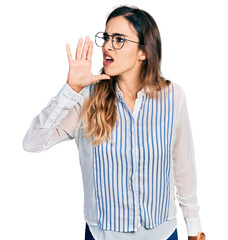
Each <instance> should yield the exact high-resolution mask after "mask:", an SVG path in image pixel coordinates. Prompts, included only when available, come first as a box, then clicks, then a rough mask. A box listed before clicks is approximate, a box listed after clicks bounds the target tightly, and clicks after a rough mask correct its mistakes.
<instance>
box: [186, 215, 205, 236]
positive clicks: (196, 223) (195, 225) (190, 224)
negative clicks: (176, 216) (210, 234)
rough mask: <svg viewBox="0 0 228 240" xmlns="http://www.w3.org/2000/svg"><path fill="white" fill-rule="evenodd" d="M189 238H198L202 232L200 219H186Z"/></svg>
mask: <svg viewBox="0 0 228 240" xmlns="http://www.w3.org/2000/svg"><path fill="white" fill-rule="evenodd" d="M184 220H185V223H186V226H187V233H188V236H197V234H198V232H202V228H201V223H200V218H199V217H195V218H185V219H184Z"/></svg>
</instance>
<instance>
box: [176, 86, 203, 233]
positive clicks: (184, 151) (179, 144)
mask: <svg viewBox="0 0 228 240" xmlns="http://www.w3.org/2000/svg"><path fill="white" fill-rule="evenodd" d="M176 90H177V91H178V93H177V96H178V97H177V98H176V101H177V102H179V108H178V114H177V124H176V128H175V141H174V146H173V170H174V180H175V186H176V197H177V200H178V202H179V206H180V207H181V209H182V213H183V216H184V220H185V223H186V227H187V233H188V236H197V234H198V233H199V232H201V231H202V230H201V223H200V218H199V205H198V202H197V195H196V190H197V175H196V166H195V155H194V146H193V137H192V131H191V126H190V121H189V115H188V109H187V103H186V97H185V93H184V91H183V89H182V87H181V86H180V85H178V87H177V89H176Z"/></svg>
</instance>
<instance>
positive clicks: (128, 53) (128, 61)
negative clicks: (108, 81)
mask: <svg viewBox="0 0 228 240" xmlns="http://www.w3.org/2000/svg"><path fill="white" fill-rule="evenodd" d="M114 33H119V34H124V35H125V39H129V40H130V41H128V40H125V41H124V37H121V36H117V37H115V41H116V44H119V45H122V44H123V46H122V47H121V48H120V49H116V48H115V43H114V46H113V44H112V38H111V37H108V38H107V35H105V44H104V46H103V47H102V51H103V57H104V59H103V61H106V59H105V54H108V55H110V56H111V57H112V58H113V59H114V61H113V62H112V63H111V64H110V65H108V66H104V70H105V72H106V74H108V75H109V76H118V77H121V75H122V74H128V73H129V72H130V71H132V72H135V73H136V72H139V66H140V65H141V62H140V61H141V60H144V59H145V58H146V56H145V53H144V52H143V51H142V50H141V49H140V48H139V47H138V42H139V39H138V34H137V32H136V31H135V29H134V27H133V26H132V25H131V24H130V23H129V21H128V20H127V19H126V18H125V17H123V16H117V17H112V18H110V20H109V21H108V22H107V25H106V29H105V34H108V35H113V34H114ZM107 39H108V40H107ZM132 41H134V42H132Z"/></svg>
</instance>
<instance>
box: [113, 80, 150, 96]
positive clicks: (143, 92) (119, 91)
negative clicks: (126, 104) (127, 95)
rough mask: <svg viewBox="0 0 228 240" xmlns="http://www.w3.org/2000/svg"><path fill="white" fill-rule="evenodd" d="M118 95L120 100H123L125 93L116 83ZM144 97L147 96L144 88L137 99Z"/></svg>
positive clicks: (138, 93)
mask: <svg viewBox="0 0 228 240" xmlns="http://www.w3.org/2000/svg"><path fill="white" fill-rule="evenodd" d="M116 94H117V96H118V97H119V98H121V99H122V98H123V93H122V91H121V90H120V88H119V86H118V83H117V81H116ZM144 95H146V93H145V91H144V88H142V89H141V90H140V91H139V92H137V98H142V96H144Z"/></svg>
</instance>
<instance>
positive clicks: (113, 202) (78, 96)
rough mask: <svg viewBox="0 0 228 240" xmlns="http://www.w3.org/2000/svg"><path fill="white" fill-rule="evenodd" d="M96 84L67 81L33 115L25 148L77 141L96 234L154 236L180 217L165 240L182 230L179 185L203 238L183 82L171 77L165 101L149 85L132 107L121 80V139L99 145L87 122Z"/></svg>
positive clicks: (191, 223) (88, 216)
mask: <svg viewBox="0 0 228 240" xmlns="http://www.w3.org/2000/svg"><path fill="white" fill-rule="evenodd" d="M93 86H94V84H91V85H90V86H87V87H85V88H83V89H82V90H81V91H80V92H79V93H76V92H75V91H73V90H72V89H71V88H70V86H69V85H68V84H67V83H65V85H64V86H63V88H62V89H61V90H60V92H59V93H58V94H57V96H56V97H53V98H52V99H51V100H50V101H49V103H48V105H47V106H46V108H44V109H43V110H42V111H41V112H40V114H39V115H38V116H36V117H35V118H34V119H33V121H32V123H31V126H30V128H29V130H28V132H27V134H26V136H25V138H24V140H23V147H24V149H25V150H26V151H31V152H40V151H43V150H46V149H48V148H50V147H52V146H53V145H55V144H56V143H58V142H61V141H64V140H70V139H73V138H74V139H75V142H76V144H77V147H78V150H79V160H80V165H81V171H82V178H83V185H84V217H85V220H86V222H87V223H88V224H89V226H90V228H91V230H92V233H94V234H95V235H97V234H98V232H99V231H101V232H102V233H105V234H103V236H105V237H103V238H99V239H105V238H106V239H112V238H111V237H109V236H111V235H108V234H109V233H110V234H112V233H115V234H116V233H118V232H119V233H120V232H121V233H126V235H127V234H129V233H132V232H134V233H137V232H138V230H139V228H140V227H141V226H144V227H145V229H146V230H145V231H151V234H152V230H153V229H156V228H158V227H161V226H162V225H165V224H167V223H168V222H169V221H170V226H171V220H172V229H170V230H169V231H170V232H169V234H168V233H167V232H164V231H162V232H160V238H161V239H166V238H167V237H168V236H169V235H170V234H171V233H172V232H173V230H174V229H173V228H174V225H173V223H174V220H175V217H176V206H175V192H174V185H176V197H177V199H178V201H179V204H180V206H181V208H182V211H183V216H184V219H185V221H186V226H187V231H188V235H196V234H197V233H198V232H199V231H201V226H200V219H199V216H198V211H199V205H198V203H197V197H196V168H195V159H194V149H193V141H192V135H191V127H190V122H189V118H188V111H187V104H186V99H185V94H184V91H183V89H182V87H181V86H180V85H179V84H176V83H173V82H171V85H170V86H169V87H167V88H166V89H163V90H162V94H161V98H160V99H158V100H156V99H150V98H149V97H148V96H147V95H146V93H145V92H144V89H142V90H141V91H139V92H138V93H137V99H136V101H135V105H134V109H133V112H131V111H130V110H129V108H128V106H127V105H126V103H125V101H124V100H123V93H122V91H121V90H120V88H119V86H118V84H117V83H116V94H117V98H116V105H117V112H118V115H117V116H118V122H117V123H116V126H115V128H114V130H113V132H112V134H111V139H112V141H113V143H114V144H113V143H112V142H111V141H110V140H107V141H106V142H104V143H103V144H100V145H98V146H93V145H92V144H91V141H90V140H88V139H87V138H84V137H83V132H82V128H81V124H82V121H81V119H80V112H81V108H82V106H83V103H84V100H85V99H86V98H88V97H89V96H90V94H91V90H92V87H93ZM37 129H40V131H42V138H39V136H40V134H39V130H37ZM45 131H46V132H45ZM45 133H46V138H44V134H45ZM147 229H148V230H147ZM149 229H150V230H149ZM162 234H163V235H162ZM119 236H120V235H119ZM150 236H152V235H150ZM113 239H114V238H113ZM115 239H118V238H115ZM119 239H121V238H119ZM129 239H130V238H129Z"/></svg>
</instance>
